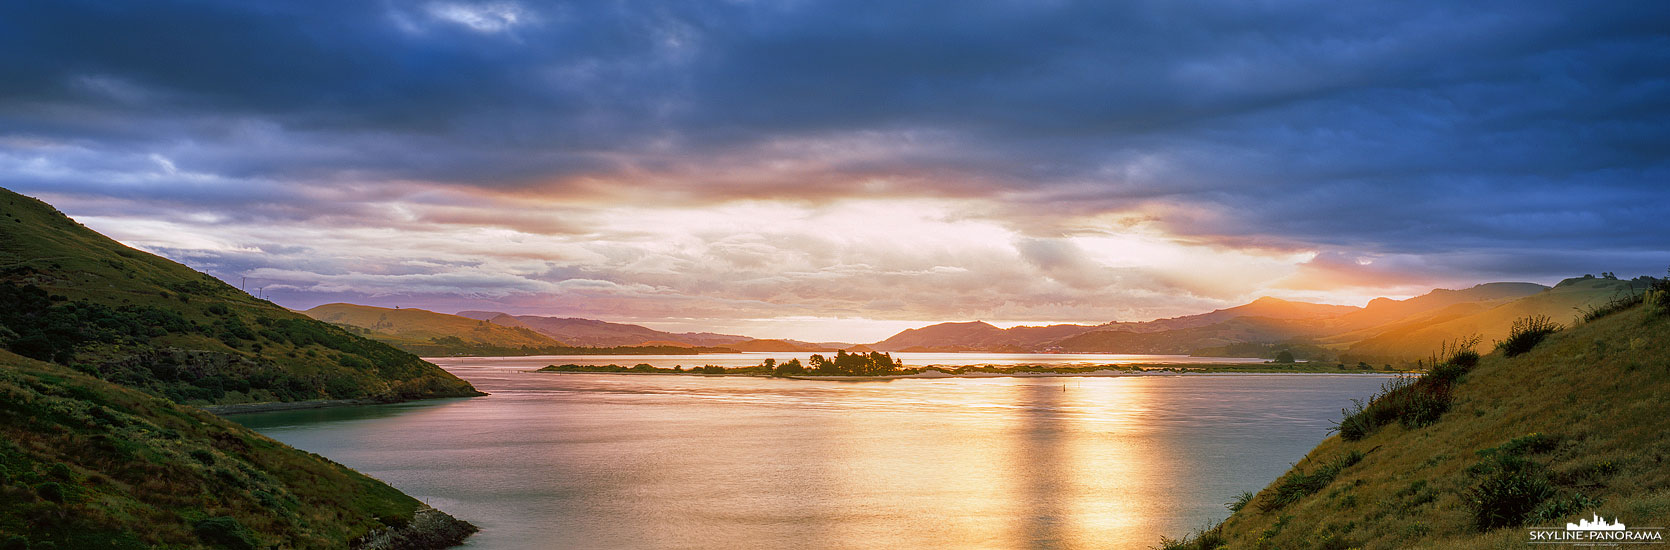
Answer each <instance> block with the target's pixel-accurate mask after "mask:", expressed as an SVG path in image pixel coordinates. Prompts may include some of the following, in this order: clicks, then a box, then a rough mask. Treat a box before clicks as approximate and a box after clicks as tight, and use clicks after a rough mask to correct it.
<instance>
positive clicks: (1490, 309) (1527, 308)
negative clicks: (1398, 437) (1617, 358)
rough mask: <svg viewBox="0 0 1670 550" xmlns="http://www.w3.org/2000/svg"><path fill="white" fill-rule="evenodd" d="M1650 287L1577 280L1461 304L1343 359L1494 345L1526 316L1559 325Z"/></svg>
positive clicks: (1385, 334) (1393, 329)
mask: <svg viewBox="0 0 1670 550" xmlns="http://www.w3.org/2000/svg"><path fill="white" fill-rule="evenodd" d="M1650 284H1651V279H1650V278H1644V279H1642V280H1637V281H1626V280H1619V279H1608V278H1600V277H1588V278H1573V279H1566V280H1564V281H1561V282H1560V283H1559V284H1557V285H1554V287H1553V288H1549V289H1546V290H1543V291H1540V292H1537V293H1535V294H1531V295H1528V296H1525V297H1522V298H1519V299H1515V300H1508V301H1494V302H1480V303H1476V304H1474V305H1473V307H1468V306H1467V304H1457V305H1456V306H1451V307H1450V308H1446V309H1443V310H1439V311H1440V313H1439V314H1438V315H1423V316H1421V317H1419V318H1417V319H1414V320H1411V321H1407V322H1395V323H1392V324H1391V326H1387V327H1384V328H1383V329H1382V330H1379V331H1377V332H1378V333H1377V334H1375V335H1374V336H1370V337H1366V338H1363V339H1362V340H1359V341H1356V342H1353V343H1351V344H1350V345H1349V347H1347V348H1346V349H1345V350H1344V351H1342V352H1341V355H1342V357H1346V358H1352V359H1354V358H1374V359H1376V360H1391V361H1398V360H1409V359H1412V358H1417V357H1424V356H1425V355H1427V354H1429V353H1431V352H1432V350H1435V349H1438V347H1439V346H1441V345H1443V344H1444V343H1446V342H1453V341H1455V340H1458V339H1461V338H1466V337H1468V336H1470V335H1478V336H1480V337H1482V338H1483V339H1484V343H1486V344H1489V343H1491V342H1494V341H1497V340H1501V339H1502V338H1504V337H1506V336H1507V334H1508V328H1509V326H1510V325H1512V324H1513V322H1514V321H1515V320H1517V319H1520V318H1522V317H1526V316H1529V315H1547V316H1549V317H1551V318H1553V319H1554V320H1556V321H1559V322H1569V321H1571V320H1572V318H1573V317H1575V316H1577V315H1579V314H1581V310H1582V309H1583V308H1587V307H1594V306H1596V305H1599V304H1602V303H1605V302H1606V301H1608V300H1611V299H1613V298H1614V297H1617V296H1620V295H1623V294H1628V293H1631V292H1635V293H1639V292H1640V291H1641V290H1644V289H1645V288H1646V287H1647V286H1648V285H1650ZM1457 306H1460V307H1457Z"/></svg>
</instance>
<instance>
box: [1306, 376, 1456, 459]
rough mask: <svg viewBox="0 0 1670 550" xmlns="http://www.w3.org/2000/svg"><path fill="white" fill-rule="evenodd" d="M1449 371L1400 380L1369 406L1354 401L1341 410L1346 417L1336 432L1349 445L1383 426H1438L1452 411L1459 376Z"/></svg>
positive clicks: (1390, 384) (1338, 425)
mask: <svg viewBox="0 0 1670 550" xmlns="http://www.w3.org/2000/svg"><path fill="white" fill-rule="evenodd" d="M1452 370H1453V369H1448V368H1446V369H1445V370H1443V371H1440V372H1439V374H1438V375H1435V374H1433V373H1428V374H1427V375H1424V376H1421V377H1420V378H1411V377H1407V376H1400V377H1397V378H1394V379H1392V380H1390V381H1388V382H1386V384H1385V385H1382V386H1381V387H1380V392H1379V393H1377V394H1375V395H1374V397H1372V398H1370V399H1369V400H1368V401H1367V402H1364V401H1362V400H1358V399H1353V400H1352V401H1351V403H1352V406H1351V407H1348V408H1345V409H1341V410H1340V413H1341V414H1343V415H1344V418H1343V419H1341V420H1340V421H1339V422H1338V423H1337V424H1335V425H1334V429H1335V430H1337V431H1339V434H1340V437H1341V438H1342V439H1345V440H1346V441H1356V440H1359V439H1362V438H1364V437H1367V436H1368V434H1370V433H1372V432H1374V430H1376V429H1379V428H1380V427H1381V426H1385V425H1387V424H1391V423H1393V422H1397V423H1400V424H1402V425H1403V426H1404V427H1405V428H1419V427H1422V426H1427V425H1430V424H1432V423H1433V422H1437V421H1438V418H1439V417H1440V416H1442V415H1443V414H1444V413H1445V412H1448V411H1449V410H1450V401H1451V400H1453V399H1454V397H1453V396H1452V395H1451V389H1450V386H1451V382H1452V381H1453V380H1454V377H1455V376H1459V374H1451V372H1452Z"/></svg>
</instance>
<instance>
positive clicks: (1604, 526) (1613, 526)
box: [1566, 514, 1624, 531]
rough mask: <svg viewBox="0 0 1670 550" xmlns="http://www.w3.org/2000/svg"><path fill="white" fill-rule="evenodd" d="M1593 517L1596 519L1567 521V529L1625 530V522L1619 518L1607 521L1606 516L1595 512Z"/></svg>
mask: <svg viewBox="0 0 1670 550" xmlns="http://www.w3.org/2000/svg"><path fill="white" fill-rule="evenodd" d="M1591 517H1592V518H1593V519H1594V521H1589V520H1586V519H1580V520H1577V523H1567V524H1566V530H1567V531H1623V530H1624V522H1621V521H1617V518H1613V521H1616V523H1607V522H1606V518H1603V517H1600V514H1593V515H1592V516H1591Z"/></svg>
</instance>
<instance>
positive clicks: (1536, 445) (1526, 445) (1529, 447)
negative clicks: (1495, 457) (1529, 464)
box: [1487, 432, 1560, 456]
mask: <svg viewBox="0 0 1670 550" xmlns="http://www.w3.org/2000/svg"><path fill="white" fill-rule="evenodd" d="M1559 444H1560V440H1559V439H1558V438H1556V437H1554V436H1551V435H1548V434H1544V433H1540V432H1533V433H1528V434H1525V435H1522V436H1519V437H1515V438H1513V439H1509V440H1508V442H1507V443H1503V444H1502V445H1501V446H1500V447H1496V448H1495V449H1487V451H1488V450H1496V451H1500V452H1503V453H1507V454H1510V455H1515V456H1523V455H1525V454H1541V453H1546V452H1548V451H1552V450H1554V447H1555V446H1557V445H1559Z"/></svg>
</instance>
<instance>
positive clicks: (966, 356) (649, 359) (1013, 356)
mask: <svg viewBox="0 0 1670 550" xmlns="http://www.w3.org/2000/svg"><path fill="white" fill-rule="evenodd" d="M831 355H834V353H833V352H829V353H824V354H823V356H824V357H828V356H831ZM811 356H812V354H810V353H788V352H775V353H774V352H753V353H704V354H701V355H535V356H530V357H471V358H469V360H468V362H467V363H468V364H474V365H497V366H512V365H520V366H527V367H532V368H539V367H543V366H545V365H566V364H573V365H609V364H614V365H625V366H632V365H636V364H639V363H648V364H650V365H654V366H656V367H662V368H671V367H674V366H686V367H698V366H702V365H715V366H720V367H751V366H754V365H758V364H760V362H761V361H764V360H766V359H767V358H771V359H776V360H777V361H778V362H783V361H788V360H789V359H790V358H799V359H800V362H802V363H805V362H806V361H807V358H809V357H811ZM893 358H895V359H898V360H900V361H903V362H904V364H905V366H907V367H926V366H929V365H939V366H943V367H962V366H970V365H1062V366H1087V365H1090V366H1093V365H1126V364H1131V363H1144V364H1149V363H1168V364H1189V363H1263V362H1264V361H1265V360H1264V359H1258V358H1256V357H1190V356H1187V355H1130V354H1115V353H910V352H897V353H894V354H893ZM440 361H446V362H448V363H449V364H460V363H459V362H458V361H454V360H447V359H441V360H439V361H437V363H439V362H440Z"/></svg>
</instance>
